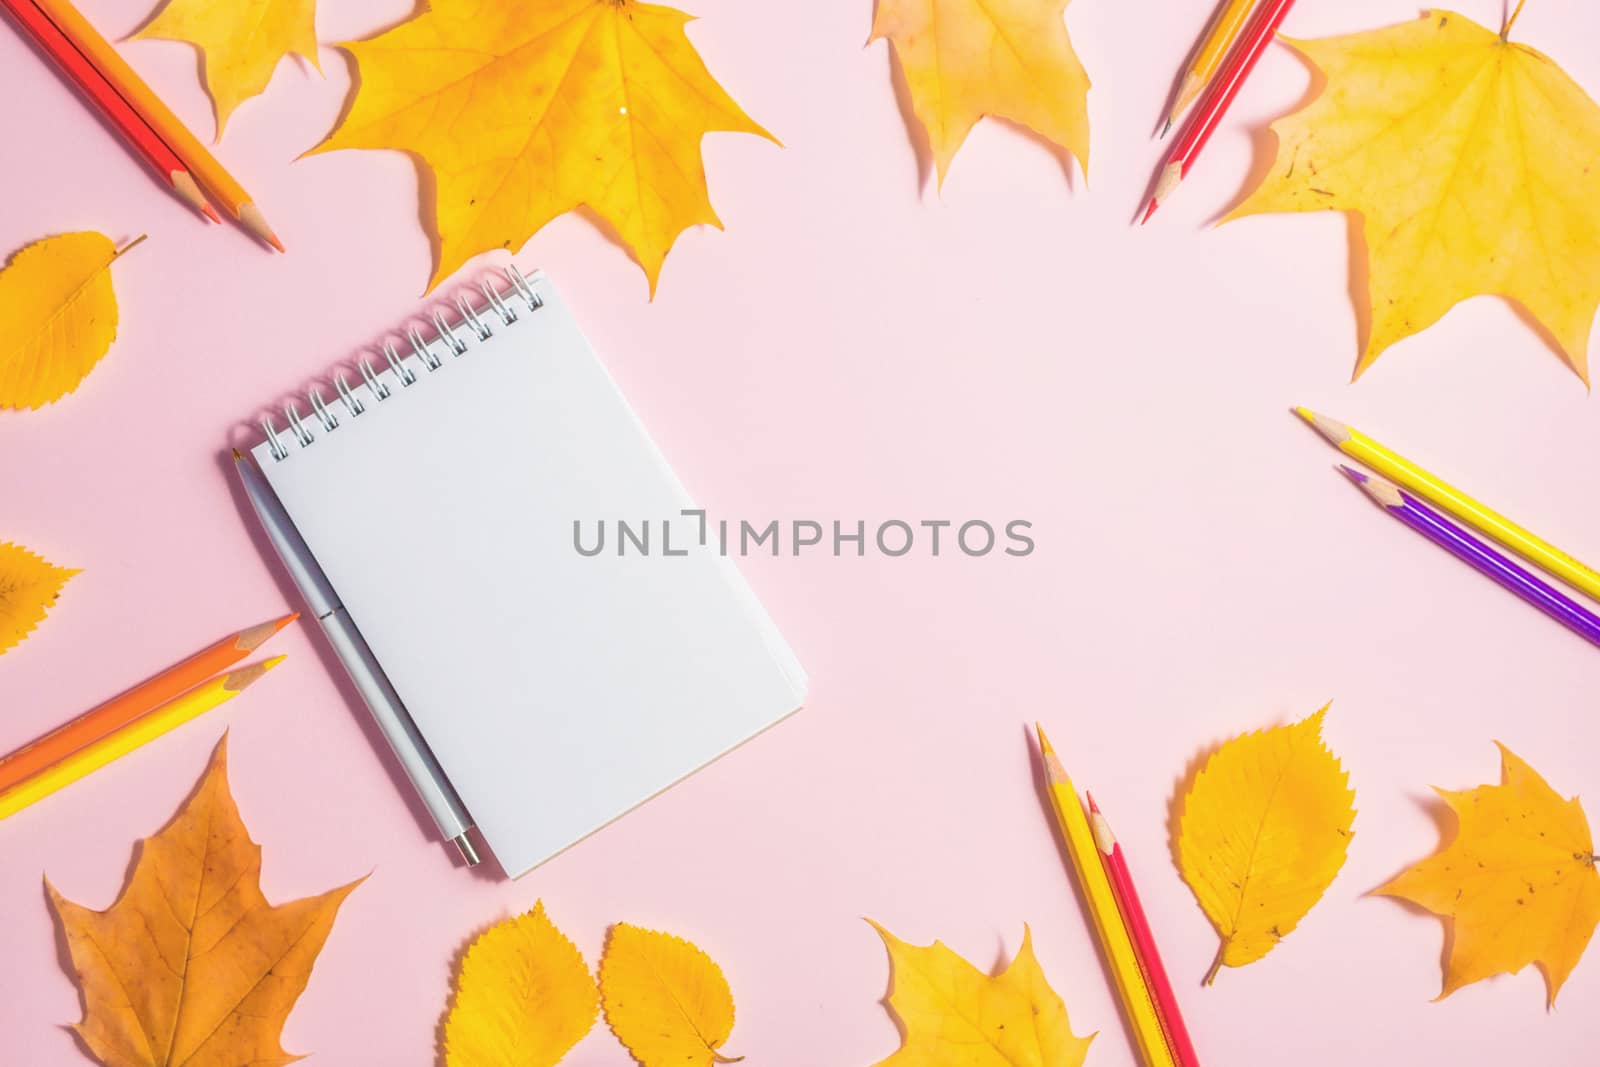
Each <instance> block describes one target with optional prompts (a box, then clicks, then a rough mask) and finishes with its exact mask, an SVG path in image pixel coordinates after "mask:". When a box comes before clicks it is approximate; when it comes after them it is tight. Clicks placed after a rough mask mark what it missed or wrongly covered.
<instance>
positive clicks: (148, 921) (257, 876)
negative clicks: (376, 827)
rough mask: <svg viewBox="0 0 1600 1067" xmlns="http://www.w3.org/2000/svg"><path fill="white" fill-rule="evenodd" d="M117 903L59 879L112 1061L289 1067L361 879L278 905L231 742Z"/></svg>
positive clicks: (80, 971) (89, 1035) (74, 949)
mask: <svg viewBox="0 0 1600 1067" xmlns="http://www.w3.org/2000/svg"><path fill="white" fill-rule="evenodd" d="M138 855H139V860H138V863H137V864H135V866H134V868H133V874H132V876H131V877H130V878H129V879H128V885H127V887H126V888H125V889H124V890H123V891H122V895H121V896H120V897H118V898H117V902H116V903H115V904H113V905H112V906H111V907H110V908H108V909H106V910H105V911H91V910H90V909H88V908H85V907H83V906H82V905H80V904H74V903H73V902H72V901H70V900H67V899H66V898H65V897H63V896H62V895H61V894H60V893H58V892H57V891H56V889H55V887H54V886H51V885H49V883H48V882H46V888H47V889H48V891H49V894H50V900H51V903H52V904H53V905H54V906H55V912H56V916H57V918H58V919H59V920H60V923H61V929H62V932H63V934H64V935H65V936H66V941H67V948H68V950H69V951H70V952H71V954H72V969H73V971H74V972H75V973H76V975H77V979H78V988H79V990H80V991H81V992H82V994H83V1001H84V1015H83V1021H82V1022H80V1023H78V1024H77V1025H76V1026H75V1027H74V1029H75V1030H76V1031H77V1032H78V1036H79V1037H81V1038H82V1039H83V1042H84V1044H85V1045H87V1046H88V1047H89V1050H90V1051H91V1052H93V1053H94V1055H95V1057H96V1058H97V1059H98V1060H99V1061H100V1062H101V1063H103V1064H105V1065H106V1067H180V1065H187V1067H232V1065H236V1064H242V1063H248V1064H251V1065H252V1067H281V1065H282V1064H287V1063H292V1062H293V1061H295V1060H297V1059H299V1058H300V1057H298V1056H291V1055H289V1054H288V1053H286V1052H284V1050H283V1047H282V1046H281V1045H280V1044H279V1034H280V1033H281V1031H282V1029H283V1023H284V1019H285V1018H287V1017H288V1014H289V1010H290V1009H291V1008H293V1007H294V1002H295V1000H296V999H298V998H299V996H300V993H301V991H303V990H304V989H305V987H306V981H307V979H309V978H310V977H311V966H312V964H313V963H314V962H315V961H316V958H317V954H318V953H320V952H321V951H322V945H323V942H324V941H326V940H327V937H328V932H329V931H330V930H331V929H332V928H333V920H334V917H335V916H336V915H337V913H338V911H339V905H340V904H341V903H343V901H344V898H345V897H347V896H348V895H349V894H350V892H351V890H353V889H355V887H356V886H357V885H359V884H360V883H359V882H351V883H350V884H349V885H345V886H341V887H339V888H338V889H333V890H330V891H328V892H326V893H323V894H321V895H320V896H315V897H307V898H305V899H303V900H296V901H291V902H290V903H288V904H279V905H277V906H273V905H270V904H268V903H267V900H266V898H265V897H264V896H262V895H261V848H260V846H258V845H257V844H256V843H255V842H254V841H251V840H250V834H249V831H247V830H246V829H245V826H244V823H243V822H241V821H240V819H239V809H238V807H237V806H235V804H234V802H233V795H232V793H230V792H229V790H228V741H227V737H226V736H224V737H223V739H222V740H221V741H219V742H218V743H217V748H216V752H215V754H214V755H213V756H212V758H211V765H210V767H209V768H208V769H207V771H206V773H205V777H203V778H202V779H201V780H200V784H199V786H197V787H196V789H195V791H194V793H193V795H192V796H190V798H189V800H188V802H187V803H185V804H184V806H183V809H182V810H181V811H179V812H178V814H177V815H176V816H175V817H174V818H173V820H172V822H170V823H168V824H167V826H166V827H165V828H164V829H163V830H161V832H159V833H157V834H156V835H155V836H154V837H148V838H146V839H145V840H144V842H143V847H142V848H141V849H140V850H139V853H138Z"/></svg>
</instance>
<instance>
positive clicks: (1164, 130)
mask: <svg viewBox="0 0 1600 1067" xmlns="http://www.w3.org/2000/svg"><path fill="white" fill-rule="evenodd" d="M1171 132H1172V116H1171V115H1168V116H1167V121H1166V124H1165V125H1163V126H1162V127H1161V136H1162V138H1165V137H1166V136H1167V134H1168V133H1171Z"/></svg>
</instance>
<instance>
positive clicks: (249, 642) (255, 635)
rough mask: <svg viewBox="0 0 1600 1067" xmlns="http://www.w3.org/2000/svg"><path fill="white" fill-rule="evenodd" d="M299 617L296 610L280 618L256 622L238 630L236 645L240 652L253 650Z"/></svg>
mask: <svg viewBox="0 0 1600 1067" xmlns="http://www.w3.org/2000/svg"><path fill="white" fill-rule="evenodd" d="M299 617H300V613H299V612H298V611H296V612H294V613H292V614H289V615H284V616H282V617H281V618H277V619H273V620H272V621H271V622H263V623H258V624H256V625H255V626H252V627H250V628H249V629H248V630H240V631H239V639H238V641H237V642H236V647H237V648H238V649H239V651H241V652H254V651H255V650H256V649H258V648H260V647H261V646H262V645H264V644H266V643H267V639H268V638H269V637H271V636H272V635H273V634H276V633H280V632H282V630H283V628H284V627H285V626H288V625H289V624H290V623H291V622H294V620H296V619H298V618H299Z"/></svg>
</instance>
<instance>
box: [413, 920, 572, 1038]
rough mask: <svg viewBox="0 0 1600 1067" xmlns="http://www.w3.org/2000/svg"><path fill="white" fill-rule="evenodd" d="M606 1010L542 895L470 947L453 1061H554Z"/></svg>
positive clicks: (448, 1025)
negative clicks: (535, 901) (525, 909)
mask: <svg viewBox="0 0 1600 1067" xmlns="http://www.w3.org/2000/svg"><path fill="white" fill-rule="evenodd" d="M599 1013H600V995H599V993H598V992H597V991H596V989H595V983H594V977H593V976H592V975H591V974H590V973H589V967H588V965H587V964H585V963H584V962H583V955H582V954H581V953H580V952H579V951H578V948H577V946H576V945H574V944H573V943H572V942H571V941H569V940H567V937H566V935H565V934H563V933H562V932H561V931H560V930H558V929H556V927H555V924H554V923H552V922H551V921H550V918H549V916H547V915H546V914H545V911H544V902H543V901H540V902H538V903H536V904H535V905H534V907H533V910H532V911H530V912H526V913H524V914H522V915H518V916H515V917H513V918H510V919H506V920H504V921H503V922H500V923H497V924H496V925H494V926H492V927H490V928H489V929H488V930H485V931H484V932H483V933H482V934H480V935H479V936H478V938H477V940H475V941H473V942H472V945H471V947H469V948H468V949H467V954H466V957H465V958H464V959H463V960H462V961H461V973H460V975H459V976H457V978H456V998H455V1004H454V1005H453V1006H452V1007H451V1009H450V1015H449V1017H448V1018H446V1019H445V1023H444V1062H445V1067H553V1065H554V1064H556V1063H557V1062H559V1061H560V1059H561V1057H563V1056H565V1055H566V1054H567V1052H568V1050H570V1049H571V1048H572V1046H573V1045H576V1044H577V1043H578V1042H579V1041H581V1040H582V1039H583V1035H585V1034H587V1033H588V1032H589V1031H590V1029H591V1028H593V1026H594V1021H595V1018H596V1017H597V1016H598V1015H599Z"/></svg>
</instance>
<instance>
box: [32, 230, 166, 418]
mask: <svg viewBox="0 0 1600 1067" xmlns="http://www.w3.org/2000/svg"><path fill="white" fill-rule="evenodd" d="M140 240H143V238H140ZM137 243H138V241H134V242H131V243H130V244H129V245H128V246H127V248H124V249H122V252H126V251H127V250H128V248H132V247H133V245H135V244H137ZM122 252H119V251H118V250H117V247H116V246H115V245H114V244H112V243H111V239H110V238H109V237H105V236H103V235H101V234H98V233H64V234H61V235H60V236H57V237H47V238H45V239H44V240H42V241H35V242H34V243H33V244H31V245H29V246H28V247H26V248H24V249H22V250H21V251H20V252H18V253H17V254H16V255H14V256H12V257H11V262H10V264H8V265H7V266H6V268H5V269H4V270H0V345H4V346H5V347H4V348H3V349H0V408H38V407H43V406H44V405H45V404H49V403H53V402H54V401H56V400H59V399H61V398H62V397H63V396H65V395H66V394H68V393H70V392H72V391H73V390H74V389H76V388H77V387H78V383H79V382H81V381H83V379H84V377H85V376H86V375H87V374H88V373H89V372H90V371H91V370H93V369H94V366H95V364H96V363H98V362H100V358H101V357H102V356H104V355H105V354H106V351H107V350H108V349H110V347H111V342H112V341H113V340H114V339H115V338H116V336H117V298H116V295H115V294H114V293H113V292H112V289H111V272H110V270H109V269H108V268H109V267H110V266H111V263H112V261H113V260H115V259H116V258H117V257H118V256H119V255H121V254H122Z"/></svg>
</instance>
